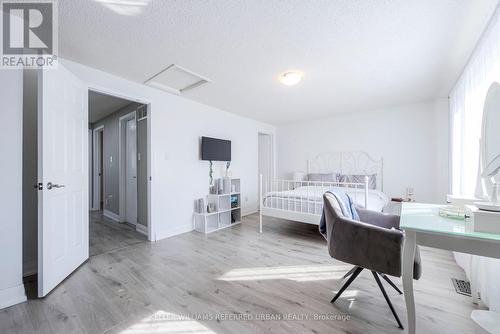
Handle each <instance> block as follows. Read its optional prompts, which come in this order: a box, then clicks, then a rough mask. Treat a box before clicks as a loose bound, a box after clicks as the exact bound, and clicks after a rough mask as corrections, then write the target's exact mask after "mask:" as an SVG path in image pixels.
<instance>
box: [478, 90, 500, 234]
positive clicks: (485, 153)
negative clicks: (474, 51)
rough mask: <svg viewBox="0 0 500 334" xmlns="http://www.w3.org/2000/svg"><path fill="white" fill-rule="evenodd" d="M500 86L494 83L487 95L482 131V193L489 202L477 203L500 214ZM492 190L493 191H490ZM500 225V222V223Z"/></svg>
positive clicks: (482, 208)
mask: <svg viewBox="0 0 500 334" xmlns="http://www.w3.org/2000/svg"><path fill="white" fill-rule="evenodd" d="M499 125H500V84H499V83H497V82H494V83H493V84H492V85H491V86H490V88H489V90H488V94H487V95H486V99H485V103H484V110H483V124H482V130H481V163H480V169H481V176H482V178H483V182H482V186H483V189H482V193H483V194H487V195H488V200H487V201H480V202H475V203H474V204H475V205H476V206H477V207H478V208H479V209H481V210H487V211H495V212H500V201H499V200H498V182H499V180H498V177H499V174H500V129H499ZM490 188H491V190H490ZM498 224H500V222H499V223H498Z"/></svg>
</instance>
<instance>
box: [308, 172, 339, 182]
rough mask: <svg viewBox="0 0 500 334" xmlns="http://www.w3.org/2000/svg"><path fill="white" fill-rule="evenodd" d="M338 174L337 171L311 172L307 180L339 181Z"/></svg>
mask: <svg viewBox="0 0 500 334" xmlns="http://www.w3.org/2000/svg"><path fill="white" fill-rule="evenodd" d="M337 177H338V174H335V173H309V174H307V181H317V182H337Z"/></svg>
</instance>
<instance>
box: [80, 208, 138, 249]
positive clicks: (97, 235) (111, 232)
mask: <svg viewBox="0 0 500 334" xmlns="http://www.w3.org/2000/svg"><path fill="white" fill-rule="evenodd" d="M89 220H90V226H89V239H90V240H89V254H90V256H93V255H99V254H102V253H106V252H109V251H113V250H118V249H120V248H123V247H129V246H132V245H135V244H138V243H141V242H145V241H147V238H146V236H145V235H143V234H140V233H139V232H137V231H136V230H135V226H134V225H130V224H127V223H117V222H115V221H114V220H111V219H109V218H107V217H105V216H104V215H103V214H102V211H91V212H90V219H89Z"/></svg>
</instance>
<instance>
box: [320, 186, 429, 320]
mask: <svg viewBox="0 0 500 334" xmlns="http://www.w3.org/2000/svg"><path fill="white" fill-rule="evenodd" d="M323 202H324V214H325V220H326V238H327V243H328V252H329V253H330V256H331V257H333V258H335V259H337V260H340V261H342V262H346V263H350V264H353V265H354V266H355V267H354V268H353V269H351V270H350V271H349V272H348V273H347V274H346V276H345V277H349V278H348V279H347V281H346V282H345V284H344V285H343V286H342V288H340V290H339V291H338V292H337V294H336V295H335V297H333V299H332V300H331V302H332V303H335V301H336V300H337V299H338V298H339V297H340V296H341V295H342V293H343V292H344V291H345V290H346V289H347V288H348V287H349V285H350V284H351V283H352V282H353V281H354V280H355V279H356V277H357V276H358V275H359V274H360V273H361V271H363V269H367V270H370V271H371V272H372V274H373V277H374V278H375V281H376V282H377V285H378V286H379V288H380V290H381V291H382V294H383V295H384V298H385V300H386V302H387V304H388V305H389V308H390V309H391V312H392V314H393V315H394V318H395V319H396V321H397V323H398V325H399V327H400V328H401V329H403V325H402V324H401V321H400V320H399V317H398V314H397V313H396V310H395V309H394V307H393V306H392V303H391V300H390V299H389V296H388V295H387V292H386V291H385V289H384V286H383V285H382V282H381V281H380V278H379V276H380V277H382V278H384V280H386V281H387V282H388V283H389V284H390V285H391V286H392V287H393V288H394V289H396V291H398V292H399V293H400V294H402V292H401V290H399V289H398V287H397V286H396V285H395V284H394V283H393V282H392V281H391V280H390V279H389V277H387V276H386V275H391V276H396V277H400V276H401V252H402V246H403V240H404V234H403V232H402V231H401V230H399V216H396V215H389V214H384V213H380V212H376V211H371V210H366V209H361V208H357V212H358V215H359V219H360V221H356V220H352V219H349V218H347V217H345V216H344V215H343V213H342V210H341V208H340V205H339V203H338V201H337V199H336V197H335V196H334V195H333V194H331V193H325V194H324V195H323ZM413 273H414V274H413V277H414V279H419V278H420V276H421V273H422V270H421V263H420V253H419V250H418V247H417V249H416V252H415V262H414V270H413Z"/></svg>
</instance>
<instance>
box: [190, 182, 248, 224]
mask: <svg viewBox="0 0 500 334" xmlns="http://www.w3.org/2000/svg"><path fill="white" fill-rule="evenodd" d="M225 181H226V182H223V183H224V184H225V185H226V186H225V187H224V189H223V191H222V193H221V194H209V195H207V198H206V204H207V205H208V204H209V203H212V204H213V206H214V207H215V211H213V212H206V208H204V209H205V212H195V214H194V229H195V230H196V231H198V232H201V233H211V232H215V231H218V230H221V229H224V228H226V227H229V226H233V225H237V224H240V223H241V182H240V179H237V178H231V179H226V180H225ZM228 185H229V187H228Z"/></svg>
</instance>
